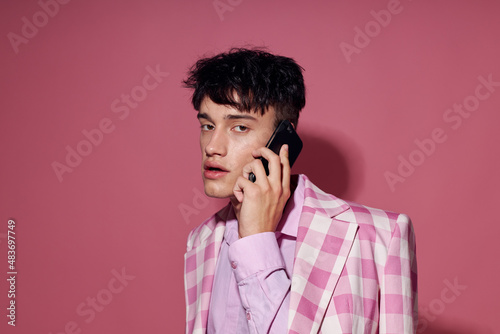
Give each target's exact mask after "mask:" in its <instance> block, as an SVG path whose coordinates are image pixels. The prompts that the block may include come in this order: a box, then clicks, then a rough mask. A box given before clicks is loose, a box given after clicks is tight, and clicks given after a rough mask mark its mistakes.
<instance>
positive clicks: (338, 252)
mask: <svg viewBox="0 0 500 334" xmlns="http://www.w3.org/2000/svg"><path fill="white" fill-rule="evenodd" d="M185 84H186V86H187V87H189V88H192V89H194V92H193V97H192V103H193V106H194V109H196V110H197V111H198V116H197V117H198V120H199V121H200V125H201V135H200V146H201V152H202V165H201V173H202V178H203V182H204V188H205V193H206V194H207V195H208V196H210V197H217V198H228V199H229V203H228V205H227V206H226V207H225V208H223V209H222V210H220V211H219V212H217V213H216V214H214V215H213V216H212V217H210V218H208V219H207V220H206V221H205V222H203V223H202V224H201V225H200V226H198V227H197V228H195V229H194V230H193V231H191V233H190V234H189V237H188V242H187V252H186V254H185V289H186V290H185V293H186V304H187V322H186V332H187V333H238V334H240V333H300V334H302V333H398V334H400V333H414V332H415V330H416V321H417V294H416V293H417V267H416V257H415V239H414V234H413V228H412V225H411V222H410V220H409V218H408V217H407V216H405V215H402V214H396V213H392V212H386V211H383V210H378V209H373V208H369V207H365V206H362V205H359V204H356V203H351V202H347V201H343V200H341V199H339V198H336V197H335V196H333V195H330V194H326V193H324V192H323V191H321V190H320V189H319V188H318V187H316V186H315V185H314V184H312V183H311V181H310V180H309V179H308V178H307V177H306V176H305V175H293V176H291V175H290V166H289V162H288V150H287V147H286V145H285V146H283V147H282V148H281V151H280V153H279V155H277V154H274V153H273V152H272V151H271V150H269V149H267V148H265V147H264V146H265V145H266V142H267V141H268V139H269V137H270V136H271V134H272V133H273V131H274V129H275V127H276V126H277V124H278V123H279V122H280V121H281V120H285V119H286V120H289V121H290V122H291V123H292V124H293V125H294V126H295V127H297V122H298V118H299V112H300V110H301V109H302V108H303V107H304V105H305V88H304V81H303V77H302V68H301V67H300V66H299V65H297V64H296V62H295V61H294V60H293V59H290V58H286V57H281V56H275V55H272V54H269V53H267V52H264V51H260V50H248V49H231V50H230V51H229V52H227V53H222V54H219V55H217V56H214V57H212V58H204V59H201V60H199V61H198V62H197V63H196V64H195V65H194V66H193V67H192V68H191V71H190V72H189V77H188V79H187V80H186V81H185ZM305 149H307V147H306V148H305ZM258 157H264V158H265V159H266V160H267V161H268V162H269V176H267V175H266V172H265V170H264V167H263V165H262V162H261V161H260V159H256V158H258ZM250 173H254V174H255V176H256V178H257V180H256V181H255V183H252V182H251V181H249V179H248V177H249V175H250Z"/></svg>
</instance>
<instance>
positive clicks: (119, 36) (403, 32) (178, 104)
mask: <svg viewBox="0 0 500 334" xmlns="http://www.w3.org/2000/svg"><path fill="white" fill-rule="evenodd" d="M44 1H45V2H44ZM60 2H61V3H64V4H59V5H57V6H55V5H54V4H55V2H54V0H42V1H41V3H42V4H43V3H47V4H51V5H50V6H49V5H47V6H46V8H47V11H48V12H50V15H47V14H43V13H40V11H42V10H43V9H42V6H41V5H40V4H39V3H38V2H37V1H34V0H32V1H16V0H6V1H2V2H1V4H0V13H1V14H0V16H1V19H0V33H1V34H3V36H4V37H2V42H1V51H0V52H1V59H2V72H1V79H0V81H1V96H2V98H1V99H0V109H1V111H0V135H1V141H0V156H1V167H0V168H1V174H0V259H1V261H0V273H1V274H0V277H2V280H1V281H0V310H1V311H0V319H1V320H0V331H1V332H2V333H53V334H55V333H79V332H81V333H180V332H182V331H183V327H184V295H183V276H182V270H183V254H184V250H185V240H186V237H187V234H188V232H189V230H191V229H192V228H194V227H195V226H196V225H197V224H199V223H200V222H201V221H202V220H203V219H205V218H206V217H207V216H209V215H210V214H211V213H213V212H214V211H215V210H216V209H217V208H219V207H221V206H222V205H223V204H224V203H225V202H224V201H220V200H219V201H214V200H211V199H210V200H208V199H206V198H205V197H204V196H200V195H198V194H199V192H200V191H201V190H202V189H203V188H202V182H201V176H200V152H199V147H198V132H199V129H198V124H197V121H196V119H195V112H194V111H193V110H192V107H191V105H190V103H189V96H190V92H189V91H188V90H186V89H184V88H182V87H181V80H182V79H183V78H185V73H186V70H187V68H188V67H189V66H190V65H191V64H192V63H193V62H194V61H195V60H196V59H197V58H198V57H199V56H201V55H203V54H205V53H208V54H213V53H216V52H219V51H225V50H227V49H228V48H229V47H231V46H244V45H247V44H253V45H261V46H262V45H263V46H267V47H268V48H269V50H270V51H272V52H275V53H278V54H282V55H286V56H290V57H293V58H294V59H296V60H297V61H298V62H299V64H301V65H302V66H303V67H304V68H305V69H306V71H305V80H306V86H307V105H306V107H305V109H304V111H303V113H302V116H301V120H300V124H299V134H300V135H301V136H302V138H303V140H304V143H305V148H304V152H303V154H302V156H301V157H300V158H299V160H298V162H297V165H296V166H295V167H294V172H295V173H299V172H300V173H306V174H307V175H308V176H309V177H310V178H311V179H312V180H313V181H314V182H316V183H317V184H318V185H319V186H320V187H322V188H323V189H324V190H327V191H329V192H332V193H334V194H336V195H337V196H339V197H341V198H345V199H350V200H355V201H357V202H361V203H363V204H366V205H369V206H373V207H379V208H384V209H388V210H392V211H396V212H404V213H406V214H408V215H410V217H411V218H412V220H413V223H414V227H415V231H416V235H417V248H418V267H419V305H420V309H421V311H423V312H421V319H422V321H421V323H420V326H419V333H463V334H465V333H500V331H499V329H498V328H499V327H500V325H499V324H498V314H499V311H500V298H499V297H500V288H499V284H498V277H499V271H500V270H499V259H498V255H499V246H498V245H499V235H500V228H499V224H498V215H497V214H495V212H496V211H497V209H498V200H499V191H498V188H499V186H500V177H499V174H498V170H499V169H500V159H499V158H498V156H499V154H498V153H499V152H498V151H499V150H498V143H499V139H500V138H499V137H500V136H499V134H498V127H499V121H500V116H499V115H500V113H499V112H500V110H499V107H500V87H499V86H498V84H497V86H492V87H490V89H491V90H490V91H489V90H488V89H487V88H486V87H479V88H477V87H478V86H479V85H481V81H480V79H478V78H479V77H483V78H484V79H486V80H487V79H488V76H491V80H493V81H494V82H500V67H499V62H498V59H500V47H499V46H498V45H499V37H500V35H499V33H500V20H499V19H498V15H499V13H500V3H499V2H497V1H493V0H491V1H487V0H482V1H451V0H450V1H424V0H414V1H409V0H401V1H400V2H397V1H394V0H393V1H386V0H381V1H378V0H377V1H368V0H366V1H356V2H353V1H309V2H305V1H277V0H275V1H263V0H262V1H248V0H247V1H241V0H220V1H217V2H215V4H218V5H219V6H221V7H220V8H221V9H220V11H224V12H220V13H218V12H217V11H216V9H215V7H214V1H213V0H206V1H183V2H182V1H175V2H174V1H160V0H146V1H118V0H103V1H93V2H88V1H71V2H69V1H67V0H65V1H63V0H60ZM65 2H68V3H65ZM224 6H225V7H224ZM57 7H58V8H57ZM389 10H390V11H392V13H391V12H390V11H389ZM372 11H373V12H372ZM381 11H382V12H381ZM377 13H378V14H377ZM383 13H385V14H387V13H390V15H391V17H390V20H389V18H388V16H387V15H385V16H384V14H383ZM24 17H25V18H26V19H24V20H23V18H24ZM375 17H378V19H379V20H381V22H382V23H383V24H381V23H377V21H376V19H375ZM33 21H35V23H36V24H37V25H38V27H37V26H36V25H35V26H33V27H31V28H32V29H31V30H30V27H29V26H30V25H31V24H32V23H33ZM26 22H28V23H26ZM25 25H26V26H25ZM23 26H25V27H24V28H23ZM33 28H34V29H33ZM35 29H36V30H35ZM365 29H367V32H366V33H368V35H364V33H362V34H363V35H364V36H363V35H361V33H359V31H365ZM23 34H24V36H23ZM13 36H17V37H13ZM26 36H29V37H26ZM356 36H357V37H356ZM11 40H13V41H14V42H11ZM15 41H17V43H16V42H15ZM21 41H22V42H21ZM347 44H349V45H351V50H352V48H354V47H357V49H356V52H354V53H352V54H350V55H346V54H345V53H344V52H342V49H341V46H342V47H344V48H345V47H349V46H346V45H347ZM148 67H149V68H150V69H152V70H154V69H155V68H158V69H159V71H160V72H162V74H161V75H160V76H159V77H158V78H157V80H156V81H155V80H154V79H153V78H152V77H147V75H148V70H147V68H148ZM165 72H168V73H169V74H168V75H166V74H164V73H165ZM143 79H145V80H146V81H145V87H146V88H149V90H148V89H146V88H144V87H143V85H144V84H143ZM476 90H478V93H477V92H476ZM476 93H477V94H479V96H480V97H481V99H482V100H479V99H477V98H476V97H474V96H475V94H476ZM122 94H125V95H127V94H128V95H131V94H132V96H135V98H136V100H137V104H133V102H131V105H133V106H134V108H132V107H127V106H126V104H125V102H122V101H121V98H122ZM117 99H118V100H117ZM113 103H114V108H112V104H113ZM463 103H466V104H467V103H468V105H467V108H469V109H471V110H472V111H471V112H470V113H469V112H468V111H467V113H468V114H466V113H464V115H466V116H465V117H463V116H459V114H457V113H455V112H453V111H447V110H448V109H450V108H453V105H454V104H457V105H458V104H463ZM117 108H121V109H117ZM127 109H128V110H129V113H128V114H126V110H127ZM113 110H115V111H118V112H114V111H113ZM464 110H465V109H464ZM452 117H453V118H452ZM106 122H108V123H107V124H104V126H103V128H104V129H105V130H106V129H107V130H108V132H109V133H103V134H102V138H100V137H99V135H98V134H97V132H96V131H94V132H93V133H94V134H95V138H94V141H95V142H96V143H97V144H96V145H94V144H92V146H88V145H87V146H86V143H85V140H86V139H85V136H84V134H83V133H82V131H84V130H86V131H91V130H93V129H96V128H98V127H99V124H101V125H102V123H106ZM459 122H460V123H459ZM436 128H438V130H435V129H436ZM439 129H441V130H439ZM495 129H497V130H495ZM99 131H101V130H99ZM433 131H437V132H438V133H439V132H440V134H438V136H437V138H436V139H434V140H437V141H441V142H438V143H434V144H431V142H430V141H431V140H432V139H431V138H433V137H432V133H433ZM495 131H496V132H495ZM416 140H417V141H421V142H423V143H425V145H426V146H425V150H426V151H427V153H425V152H424V153H422V149H419V146H417V144H416V143H415V141H416ZM79 143H80V144H79ZM87 143H88V142H87ZM78 145H80V146H78ZM67 146H69V147H70V148H71V149H75V150H76V149H77V147H79V149H80V151H81V152H84V153H85V154H87V155H86V156H84V157H82V159H81V161H80V162H79V164H77V163H76V162H75V161H73V163H74V164H73V166H75V167H74V168H72V172H64V173H63V174H62V175H61V180H60V179H59V178H58V176H57V175H56V172H55V171H54V169H53V166H52V164H53V163H54V162H58V163H60V164H65V165H66V161H65V159H66V155H67ZM90 150H91V152H90ZM400 159H405V160H406V161H410V160H411V161H413V163H414V164H416V165H417V166H416V167H412V169H413V170H412V169H410V170H403V167H400V169H401V172H402V173H403V175H404V176H400V177H401V178H400V179H398V180H399V181H396V183H395V184H393V186H392V187H391V186H390V184H389V183H388V181H387V180H386V176H385V174H387V173H386V172H391V173H394V174H393V176H394V175H396V174H397V173H398V166H399V164H400V161H401V160H400ZM324 162H327V163H326V164H325V163H324ZM60 166H61V165H60ZM407 167H408V166H407ZM402 180H404V182H400V181H402ZM182 212H184V215H183V214H182ZM10 218H13V219H15V221H16V224H17V225H16V230H15V232H16V242H17V255H16V261H17V262H16V264H17V270H18V275H17V282H16V284H17V287H16V299H15V300H16V306H17V308H16V312H17V313H16V315H17V318H16V328H12V327H11V326H8V325H7V320H8V319H7V317H6V314H7V311H6V307H7V303H8V302H9V299H8V298H7V292H8V286H7V284H6V280H5V279H4V277H6V272H7V271H8V269H7V261H6V257H7V239H6V233H7V221H8V219H10ZM122 270H123V271H124V272H125V274H126V275H127V276H128V279H127V280H125V283H123V282H120V281H118V280H116V278H114V277H115V276H116V275H117V273H118V272H121V271H122ZM113 272H114V274H113ZM453 284H455V285H459V288H458V290H455V291H453V290H450V289H449V288H448V285H453ZM92 298H96V300H97V302H96V303H97V309H99V311H93V309H92V308H91V306H89V305H88V304H87V303H88V302H89V301H91V300H92ZM65 328H66V329H65Z"/></svg>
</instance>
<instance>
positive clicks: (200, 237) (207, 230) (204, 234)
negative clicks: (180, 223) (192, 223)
mask: <svg viewBox="0 0 500 334" xmlns="http://www.w3.org/2000/svg"><path fill="white" fill-rule="evenodd" d="M230 206H231V203H229V204H228V205H226V206H225V207H223V208H222V209H220V210H219V211H217V212H216V213H214V214H213V215H212V216H210V217H208V218H207V219H205V221H203V223H201V224H200V225H198V226H196V227H195V228H193V229H192V230H191V232H189V235H188V238H187V247H186V248H187V251H188V252H189V251H190V250H191V249H193V248H195V247H197V246H199V245H200V244H201V243H202V242H203V241H205V240H206V239H207V238H208V237H209V236H210V235H211V234H212V233H213V231H214V230H215V227H216V226H217V224H219V223H221V222H224V223H225V221H226V218H227V215H228V213H229V209H230Z"/></svg>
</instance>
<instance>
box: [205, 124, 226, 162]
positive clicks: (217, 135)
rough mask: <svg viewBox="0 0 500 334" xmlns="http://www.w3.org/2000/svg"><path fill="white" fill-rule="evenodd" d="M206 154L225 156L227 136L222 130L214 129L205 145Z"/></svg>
mask: <svg viewBox="0 0 500 334" xmlns="http://www.w3.org/2000/svg"><path fill="white" fill-rule="evenodd" d="M205 153H206V154H207V156H212V155H220V156H225V155H226V153H227V138H226V136H225V134H224V132H223V131H220V130H214V131H213V132H212V136H211V137H210V140H209V142H208V144H207V146H205Z"/></svg>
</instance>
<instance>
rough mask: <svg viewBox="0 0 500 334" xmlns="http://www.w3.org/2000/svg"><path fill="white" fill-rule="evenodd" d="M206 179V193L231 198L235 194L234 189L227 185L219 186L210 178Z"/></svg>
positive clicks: (215, 196) (210, 195)
mask: <svg viewBox="0 0 500 334" xmlns="http://www.w3.org/2000/svg"><path fill="white" fill-rule="evenodd" d="M204 181H205V187H204V190H205V195H207V196H208V197H212V198H230V197H232V196H234V194H233V189H232V188H231V189H228V188H227V187H217V186H215V185H214V184H210V183H211V182H210V181H209V180H208V181H207V180H204Z"/></svg>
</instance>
